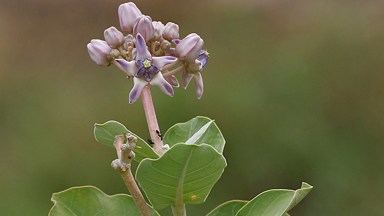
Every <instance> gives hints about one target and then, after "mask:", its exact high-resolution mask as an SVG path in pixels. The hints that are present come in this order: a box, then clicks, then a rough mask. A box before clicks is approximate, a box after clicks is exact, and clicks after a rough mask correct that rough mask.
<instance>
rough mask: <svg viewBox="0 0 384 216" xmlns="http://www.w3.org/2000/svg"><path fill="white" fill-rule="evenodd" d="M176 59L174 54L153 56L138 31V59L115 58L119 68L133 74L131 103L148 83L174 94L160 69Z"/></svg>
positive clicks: (130, 74) (129, 74) (168, 93)
mask: <svg viewBox="0 0 384 216" xmlns="http://www.w3.org/2000/svg"><path fill="white" fill-rule="evenodd" d="M176 60H177V58H176V57H173V56H161V57H152V56H151V54H150V53H149V51H148V49H147V46H146V44H145V40H144V38H143V36H141V34H140V33H138V34H137V35H136V59H135V60H132V61H126V60H124V59H116V60H115V62H116V63H117V65H118V67H119V68H121V69H123V71H124V72H125V73H126V74H127V75H128V76H133V82H134V85H133V88H132V90H131V92H130V93H129V103H131V104H132V103H134V102H135V101H136V100H137V99H138V98H139V97H140V94H141V92H142V90H143V88H144V87H145V86H146V85H148V84H151V85H156V86H158V87H159V88H160V89H161V90H162V91H163V92H164V93H166V94H167V95H169V96H173V94H174V92H173V88H172V86H171V85H170V84H169V83H168V82H167V81H166V80H165V79H164V77H163V75H162V73H161V72H160V70H161V69H162V68H163V67H164V66H165V65H167V64H171V63H173V62H175V61H176Z"/></svg>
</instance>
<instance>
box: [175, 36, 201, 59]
mask: <svg viewBox="0 0 384 216" xmlns="http://www.w3.org/2000/svg"><path fill="white" fill-rule="evenodd" d="M203 45H204V41H203V39H201V37H200V36H199V35H197V34H196V33H191V34H189V35H187V36H186V37H185V38H184V39H183V40H181V41H180V42H179V43H178V44H177V46H176V49H175V54H176V56H177V57H179V58H180V59H181V60H186V61H188V62H194V61H195V60H196V58H197V57H198V56H199V54H200V51H201V49H202V48H203Z"/></svg>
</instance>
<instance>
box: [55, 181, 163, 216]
mask: <svg viewBox="0 0 384 216" xmlns="http://www.w3.org/2000/svg"><path fill="white" fill-rule="evenodd" d="M52 201H53V203H54V205H53V207H52V208H51V210H50V211H49V216H89V215H97V216H112V215H121V216H124V215H126V216H141V214H140V212H139V209H138V208H137V206H136V204H135V202H134V201H133V199H132V197H131V196H129V195H126V194H117V195H113V196H109V195H107V194H105V193H104V192H102V191H101V190H100V189H98V188H96V187H93V186H82V187H73V188H70V189H67V190H64V191H61V192H58V193H54V194H53V195H52ZM151 210H152V211H153V215H159V214H158V213H157V212H156V211H155V210H153V209H152V208H151Z"/></svg>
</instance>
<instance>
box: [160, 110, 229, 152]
mask: <svg viewBox="0 0 384 216" xmlns="http://www.w3.org/2000/svg"><path fill="white" fill-rule="evenodd" d="M164 143H165V144H168V145H169V146H173V145H175V144H177V143H186V144H208V145H211V146H212V147H214V148H215V149H216V150H217V151H218V152H220V153H223V149H224V145H225V140H224V137H223V135H222V134H221V132H220V129H219V128H218V127H217V125H216V124H215V122H214V121H213V120H211V119H209V118H207V117H202V116H198V117H195V118H193V119H191V120H189V121H187V122H184V123H178V124H175V125H174V126H172V127H171V128H169V129H168V131H167V132H166V133H165V134H164Z"/></svg>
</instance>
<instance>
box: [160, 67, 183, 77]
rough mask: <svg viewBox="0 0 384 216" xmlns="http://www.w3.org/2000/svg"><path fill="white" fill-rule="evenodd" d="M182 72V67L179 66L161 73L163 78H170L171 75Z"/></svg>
mask: <svg viewBox="0 0 384 216" xmlns="http://www.w3.org/2000/svg"><path fill="white" fill-rule="evenodd" d="M183 70H184V65H180V66H179V67H177V68H175V69H173V70H171V71H169V72H166V73H163V77H169V76H172V75H174V74H177V73H179V72H181V71H183Z"/></svg>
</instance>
